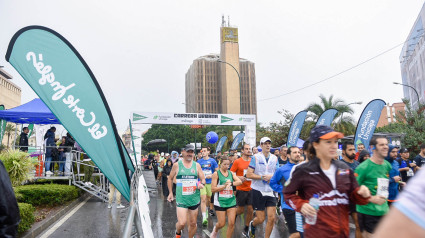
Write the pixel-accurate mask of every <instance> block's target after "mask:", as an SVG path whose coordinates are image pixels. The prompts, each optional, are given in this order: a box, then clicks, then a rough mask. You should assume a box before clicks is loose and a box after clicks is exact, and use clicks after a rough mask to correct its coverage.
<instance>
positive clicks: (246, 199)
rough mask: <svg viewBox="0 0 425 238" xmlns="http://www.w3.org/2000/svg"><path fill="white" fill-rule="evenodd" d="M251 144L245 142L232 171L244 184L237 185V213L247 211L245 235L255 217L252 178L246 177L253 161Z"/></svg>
mask: <svg viewBox="0 0 425 238" xmlns="http://www.w3.org/2000/svg"><path fill="white" fill-rule="evenodd" d="M251 156H252V153H251V146H250V145H248V144H244V145H243V146H242V157H241V158H239V159H237V160H235V162H234V163H233V166H232V168H231V169H230V171H232V172H234V173H236V176H238V178H239V179H240V180H241V181H242V185H239V186H236V205H237V210H236V215H240V214H242V213H244V212H245V207H246V209H247V211H246V213H245V228H244V231H243V232H244V235H245V236H248V225H249V222H250V221H251V220H252V217H253V209H252V199H251V179H247V178H246V173H247V171H248V166H249V163H250V162H251Z"/></svg>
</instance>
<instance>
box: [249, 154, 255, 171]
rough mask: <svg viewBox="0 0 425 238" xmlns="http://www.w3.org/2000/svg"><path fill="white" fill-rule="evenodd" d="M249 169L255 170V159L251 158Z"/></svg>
mask: <svg viewBox="0 0 425 238" xmlns="http://www.w3.org/2000/svg"><path fill="white" fill-rule="evenodd" d="M249 167H250V168H251V169H255V157H252V159H251V162H249Z"/></svg>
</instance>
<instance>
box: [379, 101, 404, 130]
mask: <svg viewBox="0 0 425 238" xmlns="http://www.w3.org/2000/svg"><path fill="white" fill-rule="evenodd" d="M405 107H406V105H405V104H404V103H403V102H397V103H393V105H391V106H390V105H385V106H384V108H382V111H381V116H380V117H379V121H378V124H377V125H376V126H377V127H383V126H386V125H388V124H390V123H393V122H397V117H398V116H397V115H400V113H401V114H402V115H405V113H406V111H405Z"/></svg>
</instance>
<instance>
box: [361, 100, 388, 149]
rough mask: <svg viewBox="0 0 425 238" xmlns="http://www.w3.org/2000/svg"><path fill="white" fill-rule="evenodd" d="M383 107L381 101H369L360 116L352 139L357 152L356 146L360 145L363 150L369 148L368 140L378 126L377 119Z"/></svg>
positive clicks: (383, 104) (382, 101)
mask: <svg viewBox="0 0 425 238" xmlns="http://www.w3.org/2000/svg"><path fill="white" fill-rule="evenodd" d="M384 106H385V101H384V100H382V99H374V100H372V101H370V102H369V103H368V104H367V105H366V107H365V109H364V110H363V112H362V115H361V116H360V119H359V122H358V123H357V128H356V134H355V137H354V145H355V147H356V151H357V145H358V144H360V143H362V144H363V145H364V146H365V148H366V149H367V148H369V143H370V140H371V139H372V136H373V132H374V131H375V128H376V126H377V125H378V121H379V117H380V116H381V112H382V109H383V108H384Z"/></svg>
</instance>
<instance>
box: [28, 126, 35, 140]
mask: <svg viewBox="0 0 425 238" xmlns="http://www.w3.org/2000/svg"><path fill="white" fill-rule="evenodd" d="M28 130H29V132H28V138H30V137H31V135H32V132H33V131H34V124H29V125H28Z"/></svg>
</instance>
